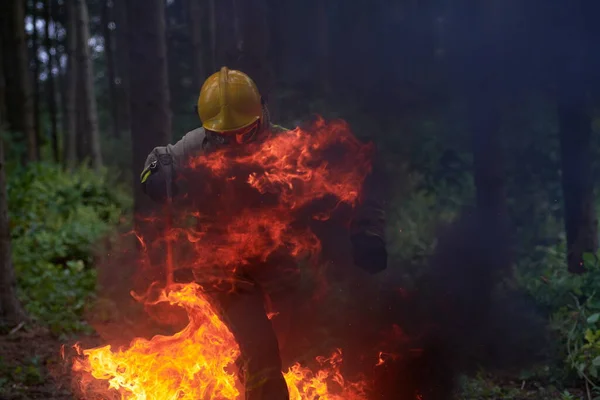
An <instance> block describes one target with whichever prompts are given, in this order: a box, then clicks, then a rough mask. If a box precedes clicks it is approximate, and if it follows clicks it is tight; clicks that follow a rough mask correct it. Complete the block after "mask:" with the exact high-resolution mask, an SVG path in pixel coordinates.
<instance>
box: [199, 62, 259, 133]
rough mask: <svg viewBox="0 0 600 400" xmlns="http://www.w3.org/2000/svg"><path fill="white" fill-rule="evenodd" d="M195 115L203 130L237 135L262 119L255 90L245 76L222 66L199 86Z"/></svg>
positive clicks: (257, 94)
mask: <svg viewBox="0 0 600 400" xmlns="http://www.w3.org/2000/svg"><path fill="white" fill-rule="evenodd" d="M198 115H199V116H200V120H201V121H202V126H203V127H204V128H205V129H208V130H210V131H213V132H219V133H228V132H239V130H240V129H243V128H245V127H248V126H250V125H252V124H253V123H255V122H257V121H258V120H259V119H260V118H261V117H262V103H261V97H260V93H259V92H258V88H257V87H256V84H255V83H254V81H253V80H252V79H250V77H249V76H248V75H246V74H245V73H243V72H241V71H236V70H230V69H228V68H227V67H223V68H221V70H220V71H219V72H216V73H214V74H212V75H211V76H209V77H208V79H206V81H205V82H204V84H203V85H202V89H200V96H199V97H198Z"/></svg>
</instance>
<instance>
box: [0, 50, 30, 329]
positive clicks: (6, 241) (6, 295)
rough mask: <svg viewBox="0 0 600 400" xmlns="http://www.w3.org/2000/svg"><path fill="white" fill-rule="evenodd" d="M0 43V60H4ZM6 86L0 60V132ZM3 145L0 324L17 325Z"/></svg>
mask: <svg viewBox="0 0 600 400" xmlns="http://www.w3.org/2000/svg"><path fill="white" fill-rule="evenodd" d="M2 50H3V49H2V45H1V43H0V58H1V59H4V58H5V56H4V55H3V53H2ZM5 89H6V85H5V79H4V74H3V72H2V60H0V132H1V131H2V130H3V126H4V124H5V121H6V111H7V110H6V107H5V106H6V101H5V99H6V91H5ZM4 166H5V163H4V143H3V141H2V140H0V324H2V325H9V326H12V325H17V324H19V323H21V322H23V321H25V320H26V319H27V316H26V315H25V311H24V310H23V307H22V306H21V303H20V302H19V300H18V298H17V288H16V279H15V273H14V268H13V263H12V256H11V254H12V253H11V246H10V225H9V220H8V200H7V192H6V173H5V170H4Z"/></svg>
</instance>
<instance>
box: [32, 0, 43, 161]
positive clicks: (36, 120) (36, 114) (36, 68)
mask: <svg viewBox="0 0 600 400" xmlns="http://www.w3.org/2000/svg"><path fill="white" fill-rule="evenodd" d="M36 4H37V1H33V6H32V8H31V16H32V19H33V33H32V35H31V60H32V62H33V126H34V129H35V138H36V143H38V145H37V146H36V156H37V158H38V159H40V147H41V144H42V140H41V129H42V127H41V125H40V59H39V57H38V51H39V37H38V36H39V35H38V30H37V21H38V11H37V7H36Z"/></svg>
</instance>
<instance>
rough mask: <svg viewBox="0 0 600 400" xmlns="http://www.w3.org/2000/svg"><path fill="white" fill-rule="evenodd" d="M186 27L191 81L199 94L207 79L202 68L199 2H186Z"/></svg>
mask: <svg viewBox="0 0 600 400" xmlns="http://www.w3.org/2000/svg"><path fill="white" fill-rule="evenodd" d="M187 5H188V7H189V9H188V15H189V20H188V25H189V28H190V38H191V50H192V80H193V82H194V87H195V88H196V91H197V92H198V93H200V87H201V86H202V83H203V82H204V80H205V79H206V78H207V75H206V70H205V68H204V65H205V64H204V58H205V57H204V55H205V51H204V46H203V43H202V39H203V38H202V27H203V25H204V20H205V19H204V12H205V9H204V8H203V6H202V4H200V2H199V1H195V0H189V1H188V2H187Z"/></svg>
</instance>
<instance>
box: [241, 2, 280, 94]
mask: <svg viewBox="0 0 600 400" xmlns="http://www.w3.org/2000/svg"><path fill="white" fill-rule="evenodd" d="M234 7H235V16H236V17H237V21H238V23H239V27H238V29H237V32H236V33H237V35H236V45H237V50H238V52H239V61H238V62H236V64H239V68H240V69H241V70H243V71H244V72H245V73H247V74H248V75H249V76H250V77H251V78H252V79H253V80H254V82H256V85H257V86H258V88H259V90H260V92H261V93H262V94H263V96H265V97H267V95H268V93H269V91H270V90H271V87H272V85H273V71H272V69H271V67H270V64H269V62H268V57H269V26H268V22H267V4H266V1H265V0H234ZM234 66H235V65H234Z"/></svg>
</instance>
